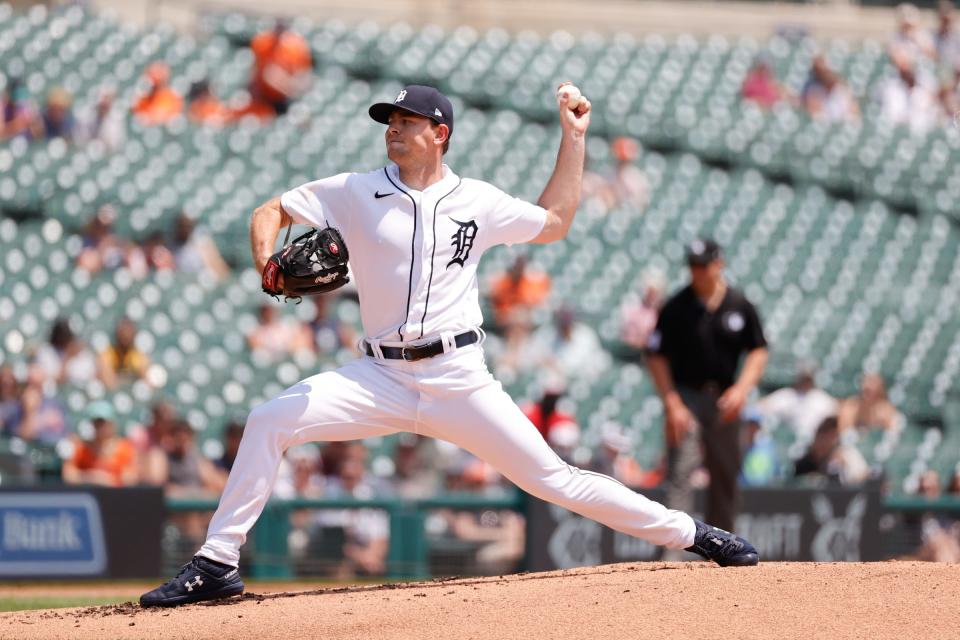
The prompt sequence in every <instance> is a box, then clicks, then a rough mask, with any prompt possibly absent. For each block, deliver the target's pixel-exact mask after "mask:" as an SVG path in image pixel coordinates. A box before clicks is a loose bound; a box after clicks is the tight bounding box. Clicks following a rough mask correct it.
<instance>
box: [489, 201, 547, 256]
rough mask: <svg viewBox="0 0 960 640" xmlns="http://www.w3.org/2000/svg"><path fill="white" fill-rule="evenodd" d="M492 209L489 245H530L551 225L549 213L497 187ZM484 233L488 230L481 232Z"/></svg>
mask: <svg viewBox="0 0 960 640" xmlns="http://www.w3.org/2000/svg"><path fill="white" fill-rule="evenodd" d="M489 197H490V198H491V199H492V206H491V207H490V214H489V216H488V218H487V230H486V233H484V235H485V236H486V243H485V244H486V246H487V247H493V246H496V245H498V244H507V245H510V244H517V243H522V242H530V241H531V240H533V239H534V238H536V237H537V236H538V235H539V234H540V231H542V230H543V225H544V224H546V222H547V210H546V209H544V208H543V207H540V206H538V205H535V204H532V203H530V202H526V201H525V200H521V199H519V198H514V197H513V196H510V195H508V194H506V193H504V192H503V191H501V190H500V189H497V188H496V187H492V186H491V187H490V195H489ZM480 231H481V233H483V231H484V230H482V229H481V230H480Z"/></svg>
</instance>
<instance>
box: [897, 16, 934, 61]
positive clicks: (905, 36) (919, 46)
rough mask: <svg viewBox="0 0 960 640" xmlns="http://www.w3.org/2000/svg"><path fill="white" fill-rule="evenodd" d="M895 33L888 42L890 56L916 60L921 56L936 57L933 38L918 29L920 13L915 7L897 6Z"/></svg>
mask: <svg viewBox="0 0 960 640" xmlns="http://www.w3.org/2000/svg"><path fill="white" fill-rule="evenodd" d="M896 13H897V31H896V32H895V33H894V34H893V37H892V38H891V40H890V53H891V55H892V56H901V55H904V56H907V57H909V58H910V59H912V60H918V59H920V57H921V56H923V57H927V58H934V57H936V55H937V51H936V47H935V45H934V42H933V38H931V37H930V34H929V33H928V32H927V31H926V30H924V29H922V28H921V27H920V11H919V10H918V9H917V7H916V6H914V5H912V4H909V3H906V2H905V3H903V4H899V5H897V9H896Z"/></svg>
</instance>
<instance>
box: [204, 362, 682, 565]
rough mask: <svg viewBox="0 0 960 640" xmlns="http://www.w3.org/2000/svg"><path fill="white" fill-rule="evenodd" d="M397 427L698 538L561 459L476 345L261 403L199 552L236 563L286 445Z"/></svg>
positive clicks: (677, 518)
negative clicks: (521, 409)
mask: <svg viewBox="0 0 960 640" xmlns="http://www.w3.org/2000/svg"><path fill="white" fill-rule="evenodd" d="M398 431H410V432H414V433H419V434H423V435H427V436H431V437H436V438H440V439H443V440H447V441H448V442H452V443H453V444H456V445H457V446H459V447H461V448H463V449H466V450H467V451H469V452H471V453H473V454H474V455H476V456H477V457H479V458H481V459H483V460H485V461H486V462H487V463H489V464H490V465H491V466H493V467H494V468H496V469H497V470H498V471H500V473H502V474H503V475H504V476H505V477H506V478H507V479H509V480H510V481H511V482H513V483H514V484H516V485H517V486H518V487H520V488H521V489H523V490H524V491H526V492H527V493H530V494H531V495H534V496H536V497H538V498H540V499H542V500H545V501H548V502H552V503H555V504H558V505H560V506H562V507H565V508H567V509H569V510H571V511H574V512H576V513H579V514H581V515H583V516H586V517H588V518H591V519H593V520H596V521H597V522H600V523H602V524H605V525H607V526H608V527H610V528H612V529H616V530H617V531H622V532H624V533H628V534H630V535H633V536H636V537H638V538H642V539H644V540H647V541H649V542H652V543H654V544H658V545H663V546H665V547H668V548H671V549H683V548H686V547H689V546H690V545H692V544H693V537H694V533H695V530H696V527H695V525H694V522H693V519H692V518H691V517H690V516H689V515H687V514H686V513H683V512H681V511H674V510H671V509H667V508H666V507H665V506H663V505H661V504H660V503H657V502H653V501H652V500H648V499H647V498H645V497H644V496H642V495H640V494H639V493H636V492H634V491H632V490H630V489H628V488H627V487H625V486H624V485H622V484H620V483H619V482H618V481H616V480H614V479H613V478H610V477H608V476H604V475H601V474H598V473H593V472H590V471H583V470H581V469H578V468H576V467H573V466H570V465H568V464H567V463H565V462H563V461H562V460H561V459H560V457H559V456H557V454H556V453H554V452H553V450H552V449H550V447H549V445H547V443H546V442H545V441H544V439H543V438H542V437H541V436H540V433H539V432H538V431H537V429H536V427H534V426H533V424H531V423H530V421H529V420H528V419H527V418H526V416H524V415H523V412H522V411H520V409H519V408H518V407H517V405H516V404H514V402H513V400H512V399H511V398H510V396H509V395H507V393H506V392H504V391H503V388H502V387H501V385H500V383H499V382H497V381H496V380H495V379H494V378H493V376H492V375H490V373H489V371H488V370H487V367H486V364H485V363H484V360H483V351H482V349H481V348H480V347H479V346H478V345H470V346H467V347H464V348H461V349H457V350H455V351H452V352H449V353H446V354H444V355H441V356H437V357H435V358H428V359H425V360H419V361H417V362H405V361H403V360H381V359H376V358H373V357H370V356H363V357H361V358H360V359H359V360H355V361H353V362H351V363H349V364H347V365H345V366H343V367H341V368H340V369H337V370H336V371H328V372H325V373H320V374H317V375H315V376H312V377H310V378H307V379H306V380H303V381H302V382H299V383H297V384H295V385H294V386H292V387H290V388H289V389H287V390H286V391H284V392H283V393H281V394H280V395H279V396H277V397H276V398H274V399H272V400H270V401H268V402H266V403H264V404H261V405H259V406H257V407H256V408H254V409H253V411H252V412H251V413H250V417H249V418H248V419H247V425H246V428H245V429H244V432H243V439H242V441H241V443H240V450H239V452H238V454H237V459H236V461H235V462H234V465H233V471H232V472H231V473H230V478H229V480H228V481H227V486H226V489H225V490H224V492H223V496H222V497H221V498H220V505H219V507H218V508H217V511H216V513H215V514H214V516H213V519H212V520H211V521H210V527H209V530H208V532H207V540H206V542H205V543H204V545H203V546H202V547H201V549H200V551H199V554H200V555H203V556H205V557H207V558H211V559H213V560H216V561H218V562H223V563H226V564H229V565H233V566H237V564H238V563H239V557H240V546H241V545H243V543H244V541H245V540H246V536H247V532H248V531H249V530H250V528H251V527H252V526H253V525H254V523H255V522H256V520H257V518H258V517H259V516H260V513H261V511H263V508H264V506H265V505H266V502H267V500H268V498H269V497H270V494H271V492H272V489H273V483H274V480H275V479H276V476H277V469H278V467H279V465H280V460H281V457H282V456H283V452H284V451H285V450H286V449H287V448H288V447H292V446H296V445H299V444H303V443H305V442H311V441H330V440H356V439H361V438H368V437H372V436H385V435H389V434H391V433H396V432H398Z"/></svg>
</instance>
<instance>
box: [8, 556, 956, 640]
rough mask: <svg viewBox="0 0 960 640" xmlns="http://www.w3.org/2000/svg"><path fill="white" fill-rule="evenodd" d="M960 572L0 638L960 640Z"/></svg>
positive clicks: (401, 597) (459, 589)
mask: <svg viewBox="0 0 960 640" xmlns="http://www.w3.org/2000/svg"><path fill="white" fill-rule="evenodd" d="M958 585H960V566H958V565H942V564H926V563H915V562H881V563H873V564H859V563H836V564H833V563H831V564H823V563H812V564H808V563H793V564H788V563H766V564H761V565H760V566H759V567H755V568H746V569H721V568H719V567H715V566H712V565H708V564H706V563H643V564H634V563H630V564H618V565H608V566H602V567H591V568H584V569H572V570H568V571H555V572H551V573H537V574H521V575H514V576H504V577H501V578H455V579H449V580H437V581H433V582H421V583H404V584H393V585H378V586H370V585H364V586H357V587H345V588H336V589H321V590H312V591H300V592H274V593H267V592H257V593H247V594H245V595H244V596H243V597H242V598H234V599H231V600H225V601H221V602H219V603H206V604H198V605H190V606H186V607H180V608H176V609H141V608H140V607H139V606H138V605H134V604H123V605H113V606H106V607H91V608H85V609H56V610H46V611H20V612H14V613H7V614H0V638H3V639H8V638H9V639H10V640H13V639H18V640H20V639H22V640H27V639H30V638H43V639H54V638H64V639H67V638H70V639H75V640H85V639H88V638H89V639H94V638H95V639H96V640H104V639H105V638H111V639H112V638H149V639H152V638H184V639H189V640H201V639H203V638H216V639H217V640H224V639H227V638H254V639H256V640H273V639H280V638H282V639H283V640H289V639H291V638H323V639H324V640H333V639H338V638H363V639H367V638H369V639H380V638H418V639H419V638H456V639H457V640H467V639H470V638H477V639H480V638H482V639H483V640H491V639H494V638H503V639H514V638H549V639H558V640H567V639H569V640H589V639H594V638H617V639H621V638H623V639H627V638H630V639H632V638H662V639H666V640H672V639H674V638H677V639H681V638H682V639H683V640H694V639H696V638H774V637H779V638H838V639H839V638H869V639H870V640H880V639H883V638H916V637H923V638H957V637H960V631H958V630H960V598H958V597H957V586H958Z"/></svg>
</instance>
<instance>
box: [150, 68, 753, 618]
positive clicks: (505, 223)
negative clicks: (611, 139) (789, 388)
mask: <svg viewBox="0 0 960 640" xmlns="http://www.w3.org/2000/svg"><path fill="white" fill-rule="evenodd" d="M557 99H558V105H559V118H560V125H561V129H562V135H561V139H560V150H559V152H558V154H557V162H556V168H555V169H554V171H553V175H552V176H551V178H550V180H549V182H548V183H547V186H546V188H545V189H544V190H543V193H542V195H541V196H540V199H539V200H538V201H537V203H536V204H532V203H528V202H524V201H522V200H519V199H517V198H514V197H511V196H509V195H507V194H506V193H504V192H502V191H500V190H499V189H497V188H496V187H494V186H492V185H490V184H487V183H485V182H481V181H479V180H472V179H469V178H461V177H460V176H458V175H457V174H455V173H454V172H453V171H452V170H451V169H450V168H449V167H448V166H447V165H446V164H444V162H443V156H444V154H445V153H446V151H447V147H448V143H449V140H450V137H451V136H452V135H453V133H454V114H453V108H452V106H451V104H450V101H449V100H448V99H447V97H446V96H444V95H443V94H442V93H440V92H439V91H438V90H437V89H435V88H433V87H427V86H419V85H411V86H407V87H405V88H404V89H403V90H402V91H401V92H400V93H399V94H398V95H397V96H396V98H395V99H394V100H393V102H382V103H378V104H374V105H373V106H371V107H370V110H369V114H370V117H372V118H373V119H374V120H376V121H377V122H379V123H382V124H383V125H385V126H386V128H385V131H384V142H385V144H386V150H387V157H388V158H389V160H390V164H388V165H387V166H386V167H383V168H381V169H377V170H376V171H371V172H369V173H343V174H340V175H336V176H332V177H328V178H323V179H320V180H316V181H314V182H309V183H307V184H304V185H302V186H300V187H297V188H296V189H293V190H292V191H288V192H286V193H284V194H283V195H281V196H279V197H276V198H273V199H272V200H270V201H268V202H267V203H265V204H264V205H262V206H261V207H259V208H258V209H257V210H256V211H255V212H254V213H253V218H252V221H251V225H250V239H251V248H252V251H253V260H254V262H255V264H256V267H257V269H258V270H259V271H260V272H261V273H262V275H263V288H264V290H265V291H267V292H268V293H270V294H274V295H287V296H300V295H311V294H313V293H317V292H322V291H327V290H330V289H331V288H334V287H336V286H339V285H340V284H342V283H343V282H344V281H345V279H346V277H347V275H346V264H347V260H348V255H349V264H350V267H351V274H352V277H353V278H354V279H355V280H356V287H357V291H358V293H359V297H360V312H361V319H362V323H363V331H364V336H365V337H364V339H363V341H362V349H363V351H364V353H363V355H361V356H360V358H359V359H357V360H355V361H353V362H350V363H349V364H347V365H345V366H343V367H341V368H340V369H337V370H335V371H329V372H325V373H320V374H317V375H314V376H311V377H309V378H307V379H305V380H303V381H301V382H299V383H297V384H295V385H293V386H292V387H290V388H289V389H287V390H286V391H284V392H282V393H281V394H280V395H278V396H277V397H275V398H273V399H272V400H269V401H267V402H266V403H264V404H262V405H260V406H257V407H255V408H254V409H253V410H252V411H251V413H250V416H249V418H248V419H247V424H246V428H245V429H244V432H243V439H242V442H241V444H240V450H239V452H238V454H237V458H236V462H235V463H234V466H233V470H232V471H231V473H230V478H229V480H228V482H227V486H226V489H225V490H224V493H223V496H222V497H221V499H220V505H219V508H218V509H217V511H216V513H215V514H214V516H213V519H212V520H211V522H210V527H209V530H208V532H207V538H206V542H205V543H204V544H203V546H202V547H201V548H200V550H199V551H198V552H197V555H196V556H195V557H194V558H193V559H192V560H191V562H190V563H188V564H187V565H185V566H184V567H183V569H182V570H181V571H180V573H179V574H178V575H177V576H176V577H174V578H173V579H172V580H170V581H169V582H167V583H166V584H164V585H162V586H160V587H158V588H156V589H154V590H153V591H150V592H149V593H146V594H144V595H143V596H142V597H141V598H140V602H141V604H142V605H144V606H171V605H178V604H183V603H188V602H196V601H199V600H209V599H214V598H222V597H226V596H231V595H236V594H239V593H241V592H242V591H243V582H242V581H241V578H240V574H239V570H238V562H239V555H240V547H241V545H243V543H244V540H245V539H246V535H247V532H248V531H249V530H250V528H251V527H252V526H253V524H254V522H256V520H257V518H258V517H259V515H260V513H261V511H262V510H263V508H264V505H265V504H266V502H267V499H268V498H269V496H270V493H271V490H272V488H273V483H274V480H275V478H276V475H277V468H278V466H279V464H280V461H281V458H282V456H283V453H284V451H285V450H286V449H287V448H289V447H292V446H296V445H299V444H302V443H305V442H311V441H331V440H354V439H359V438H369V437H372V436H386V435H390V434H392V433H397V432H400V431H408V432H413V433H418V434H423V435H428V436H433V437H437V438H442V439H444V440H447V441H449V442H452V443H454V444H456V445H458V446H460V447H462V448H464V449H466V450H467V451H470V452H471V453H473V454H474V455H476V456H478V457H479V458H481V459H483V460H485V461H487V462H488V463H490V464H491V465H492V466H494V467H495V468H497V469H498V470H499V471H500V472H501V473H502V474H503V475H504V476H505V477H507V478H508V479H509V480H510V481H512V482H513V483H514V484H516V485H517V486H518V487H520V488H521V489H523V490H524V491H527V492H528V493H530V494H531V495H534V496H536V497H538V498H540V499H542V500H546V501H549V502H553V503H555V504H558V505H561V506H563V507H565V508H567V509H570V510H571V511H575V512H577V513H579V514H582V515H584V516H586V517H588V518H592V519H594V520H596V521H598V522H601V523H603V524H605V525H607V526H609V527H611V528H613V529H616V530H618V531H622V532H625V533H628V534H630V535H633V536H637V537H639V538H642V539H644V540H647V541H649V542H652V543H654V544H658V545H663V546H665V547H668V548H671V549H688V550H690V551H694V552H697V553H699V554H700V555H702V556H703V557H705V558H708V559H711V560H714V561H716V562H717V563H718V564H720V565H722V566H742V565H755V564H757V562H758V557H757V552H756V550H755V549H754V548H753V546H751V545H750V544H749V543H748V542H747V541H745V540H743V539H742V538H739V537H737V536H735V535H733V534H730V533H728V532H726V531H723V530H720V529H716V528H714V527H710V526H708V525H705V524H703V523H701V522H698V521H695V520H694V519H693V518H691V517H690V516H689V515H687V514H686V513H683V512H680V511H673V510H670V509H667V508H666V507H664V506H663V505H661V504H659V503H656V502H653V501H651V500H648V499H647V498H645V497H643V496H642V495H640V494H638V493H636V492H634V491H632V490H630V489H628V488H627V487H625V486H624V485H622V484H620V483H619V482H617V481H616V480H614V479H612V478H610V477H607V476H604V475H601V474H597V473H592V472H589V471H584V470H582V469H578V468H576V467H573V466H570V465H569V464H567V463H565V462H564V461H563V460H561V459H560V457H559V456H557V455H556V454H555V453H554V452H553V451H552V450H551V449H550V447H549V446H548V445H547V443H546V442H545V441H544V439H543V438H542V437H541V436H540V434H539V433H538V432H537V429H536V428H535V427H534V426H533V424H531V423H530V421H529V420H528V419H527V418H526V417H525V416H524V414H523V413H522V412H521V411H520V409H519V408H518V407H517V406H516V405H515V404H514V402H513V401H512V400H511V398H510V396H508V395H507V394H506V393H505V392H504V390H503V389H502V387H501V385H500V383H499V382H497V381H496V380H494V378H493V376H491V374H490V373H489V372H488V370H487V367H486V365H485V363H484V358H483V350H482V348H481V345H482V341H483V332H482V331H481V329H480V325H481V323H482V321H483V318H482V317H481V313H480V305H479V294H478V287H477V266H478V264H479V262H480V257H481V256H482V255H483V254H484V252H486V251H487V250H488V249H490V248H492V247H494V246H496V245H499V244H515V243H524V242H532V243H548V242H556V241H558V240H562V239H563V238H565V237H566V235H567V232H568V230H569V229H570V225H571V223H572V222H573V217H574V213H575V212H576V210H577V205H578V203H579V200H580V186H581V177H582V172H583V161H584V143H585V137H586V133H587V128H588V127H589V124H590V109H591V105H590V102H589V100H587V99H586V98H585V97H583V96H581V95H580V92H579V90H577V89H576V87H573V86H572V85H570V84H568V83H565V84H564V85H562V86H561V89H560V90H559V91H558V94H557ZM293 223H300V224H306V225H309V226H311V227H314V228H315V229H316V232H315V233H312V234H308V236H304V237H301V238H298V239H297V240H296V241H295V242H294V243H291V244H290V245H287V246H286V247H284V249H282V250H281V251H280V252H279V253H277V254H274V253H273V250H274V246H275V242H276V239H277V237H278V235H279V233H280V231H281V229H282V228H283V227H286V226H288V225H290V224H293ZM348 249H349V251H348Z"/></svg>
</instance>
